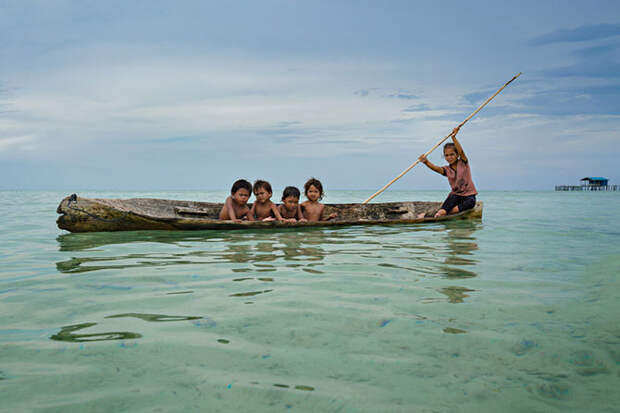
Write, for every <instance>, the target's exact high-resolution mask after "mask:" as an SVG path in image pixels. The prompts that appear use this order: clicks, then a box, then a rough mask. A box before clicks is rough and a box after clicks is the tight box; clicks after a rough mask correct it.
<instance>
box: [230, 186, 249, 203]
mask: <svg viewBox="0 0 620 413" xmlns="http://www.w3.org/2000/svg"><path fill="white" fill-rule="evenodd" d="M231 196H232V199H233V201H235V202H236V203H237V205H245V204H247V203H248V199H250V191H248V190H247V189H245V188H240V189H239V190H238V191H237V192H235V193H234V194H232V195H231Z"/></svg>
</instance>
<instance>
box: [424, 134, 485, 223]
mask: <svg viewBox="0 0 620 413" xmlns="http://www.w3.org/2000/svg"><path fill="white" fill-rule="evenodd" d="M457 133H459V128H454V130H453V131H452V134H451V136H452V142H454V143H446V144H445V145H444V147H443V156H444V158H445V159H446V161H447V162H448V166H443V167H440V166H437V165H435V164H433V163H432V162H430V161H429V160H428V159H426V156H424V155H420V157H419V158H418V159H419V160H420V162H422V163H423V164H424V165H426V166H428V167H429V168H430V169H432V170H433V171H435V172H437V173H438V174H441V175H444V176H447V177H448V182H449V183H450V187H451V188H452V191H451V192H450V194H449V195H448V198H446V200H445V201H444V202H443V204H442V205H441V208H440V209H439V211H437V213H436V214H435V218H439V217H442V216H444V215H447V214H456V213H458V212H462V211H466V210H468V209H472V208H473V207H474V206H475V205H476V195H477V194H478V192H477V191H476V187H475V186H474V182H473V181H472V179H471V171H470V170H469V162H468V159H467V156H465V152H464V151H463V147H462V146H461V144H460V143H459V141H458V140H457V139H456V134H457Z"/></svg>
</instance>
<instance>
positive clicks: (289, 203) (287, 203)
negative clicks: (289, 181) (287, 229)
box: [278, 186, 307, 222]
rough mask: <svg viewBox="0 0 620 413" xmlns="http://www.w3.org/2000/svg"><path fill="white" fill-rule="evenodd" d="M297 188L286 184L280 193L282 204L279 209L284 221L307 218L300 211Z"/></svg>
mask: <svg viewBox="0 0 620 413" xmlns="http://www.w3.org/2000/svg"><path fill="white" fill-rule="evenodd" d="M299 195H300V193H299V189H297V188H295V187H294V186H287V187H286V188H284V192H283V193H282V205H280V206H279V207H278V208H279V211H280V215H282V221H285V222H297V221H299V222H306V221H307V219H306V218H305V217H304V214H303V213H302V212H301V206H300V205H299Z"/></svg>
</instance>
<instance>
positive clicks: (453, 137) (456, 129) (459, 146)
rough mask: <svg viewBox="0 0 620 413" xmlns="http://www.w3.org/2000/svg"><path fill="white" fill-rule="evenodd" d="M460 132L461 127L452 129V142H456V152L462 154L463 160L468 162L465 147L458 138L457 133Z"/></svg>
mask: <svg viewBox="0 0 620 413" xmlns="http://www.w3.org/2000/svg"><path fill="white" fill-rule="evenodd" d="M457 133H459V128H454V130H453V131H452V142H454V146H455V147H456V152H457V153H458V155H459V156H460V158H461V160H462V161H463V162H465V163H467V156H465V151H463V147H462V146H461V143H460V142H459V141H458V139H456V134H457Z"/></svg>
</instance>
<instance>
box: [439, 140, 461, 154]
mask: <svg viewBox="0 0 620 413" xmlns="http://www.w3.org/2000/svg"><path fill="white" fill-rule="evenodd" d="M448 148H452V149H454V153H456V156H459V151H457V150H456V145H455V144H454V143H453V142H448V143H446V144H445V145H444V146H443V153H446V149H448Z"/></svg>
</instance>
